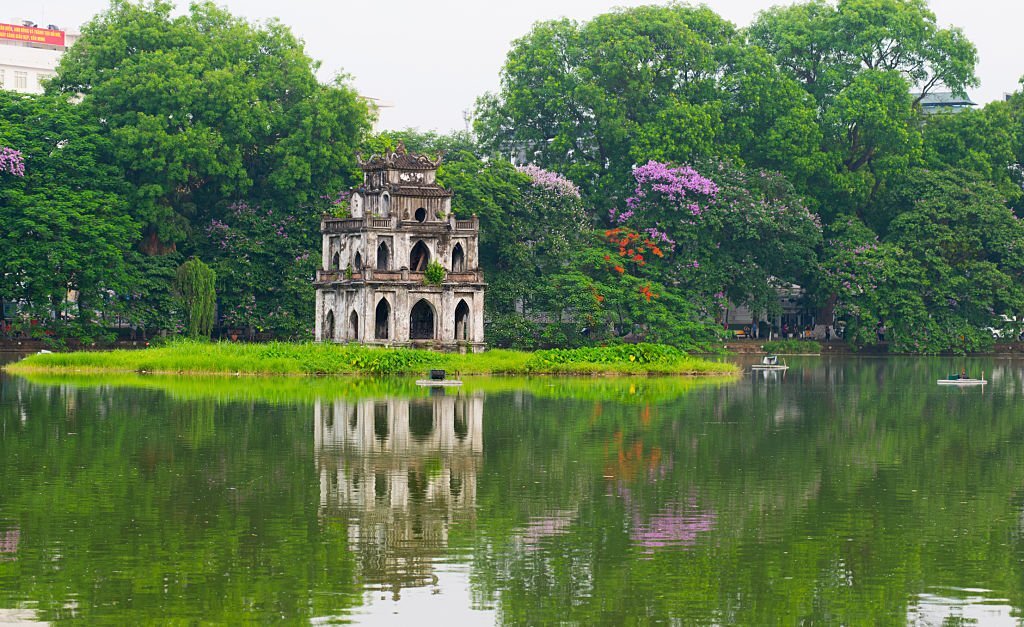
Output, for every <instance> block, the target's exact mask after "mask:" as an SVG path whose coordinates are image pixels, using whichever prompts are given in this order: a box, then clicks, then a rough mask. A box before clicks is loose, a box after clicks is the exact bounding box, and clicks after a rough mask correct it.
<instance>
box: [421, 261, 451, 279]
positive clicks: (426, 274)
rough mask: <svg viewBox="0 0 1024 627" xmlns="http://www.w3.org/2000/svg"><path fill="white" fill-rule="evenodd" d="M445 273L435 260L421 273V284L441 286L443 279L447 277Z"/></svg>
mask: <svg viewBox="0 0 1024 627" xmlns="http://www.w3.org/2000/svg"><path fill="white" fill-rule="evenodd" d="M447 274H448V273H447V272H445V270H444V266H442V265H441V264H440V263H438V261H437V260H436V259H435V260H433V261H431V262H430V263H428V264H427V269H426V270H424V271H423V282H424V283H426V284H427V285H441V284H442V283H444V277H445V276H447Z"/></svg>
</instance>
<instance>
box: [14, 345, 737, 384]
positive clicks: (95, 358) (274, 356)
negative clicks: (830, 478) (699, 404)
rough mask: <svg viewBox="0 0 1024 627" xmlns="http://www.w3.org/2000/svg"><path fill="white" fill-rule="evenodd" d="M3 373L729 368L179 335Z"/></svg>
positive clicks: (641, 350)
mask: <svg viewBox="0 0 1024 627" xmlns="http://www.w3.org/2000/svg"><path fill="white" fill-rule="evenodd" d="M5 368H6V369H7V370H8V371H9V372H14V373H30V372H61V371H62V372H80V373H90V372H92V373H99V372H136V373H138V372H145V373H153V374H267V375H367V374H369V375H422V374H424V373H425V372H426V371H427V370H430V369H433V368H438V369H444V370H447V371H449V372H453V373H455V372H457V373H460V374H467V375H473V374H559V375H650V374H675V375H716V374H717V375H727V374H733V373H735V372H737V368H736V366H734V365H732V364H728V363H722V362H714V361H708V360H705V359H701V358H698V357H693V356H690V355H687V354H686V353H684V352H683V351H681V350H679V349H676V348H674V347H671V346H663V345H658V344H635V345H622V346H608V347H595V348H578V349H554V350H543V351H536V352H533V353H525V352H520V351H510V350H491V351H487V352H484V353H476V354H456V353H437V352H434V351H427V350H416V349H406V348H371V347H367V346H359V345H337V344H315V343H302V344H298V343H285V342H271V343H268V344H242V343H233V342H195V341H187V340H178V341H174V342H171V343H169V344H166V345H164V346H159V347H151V348H147V349H144V350H114V351H106V352H70V353H44V354H40V355H30V356H29V357H26V358H25V359H23V360H21V361H19V362H15V363H13V364H8V365H7V366H6V367H5Z"/></svg>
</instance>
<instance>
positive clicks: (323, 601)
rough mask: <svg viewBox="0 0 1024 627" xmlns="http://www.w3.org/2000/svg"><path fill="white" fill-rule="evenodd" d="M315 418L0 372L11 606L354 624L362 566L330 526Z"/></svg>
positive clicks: (3, 582)
mask: <svg viewBox="0 0 1024 627" xmlns="http://www.w3.org/2000/svg"><path fill="white" fill-rule="evenodd" d="M309 417H310V411H309V407H308V406H306V407H303V408H297V407H294V406H291V407H289V406H284V407H272V406H270V405H267V404H265V403H258V402H239V403H230V404H223V403H218V402H215V401H214V400H213V399H210V398H199V399H195V400H186V401H183V400H175V399H172V398H170V397H169V396H168V395H166V394H164V393H162V392H154V391H149V390H131V389H123V388H122V389H115V388H111V387H108V386H99V387H97V386H91V387H80V386H77V385H57V386H45V387H44V386H39V385H32V384H28V383H27V382H26V381H24V380H20V379H11V378H8V377H4V376H3V375H2V374H0V608H4V607H32V608H34V610H35V613H34V615H33V617H34V618H35V619H37V620H40V621H58V620H72V619H73V620H78V621H79V622H82V623H84V624H146V623H150V622H152V621H153V620H167V621H171V622H203V621H208V622H212V623H238V622H261V623H262V622H279V621H282V620H284V621H285V622H306V621H309V620H312V619H314V618H316V617H320V616H338V615H344V614H345V613H346V612H347V611H348V610H349V608H351V607H352V606H353V605H357V604H359V603H360V602H361V595H360V590H359V587H358V585H357V584H356V582H355V572H356V568H355V561H354V557H353V556H352V555H351V554H350V553H349V551H348V550H347V531H346V529H345V528H344V526H343V525H338V524H331V523H330V522H323V521H321V520H320V519H319V517H318V511H317V510H318V496H317V495H316V491H315V489H310V488H315V485H316V483H317V479H316V476H315V475H314V473H313V466H312V464H311V463H310V461H311V460H310V454H311V444H312V443H311V441H310V433H309V430H308V429H307V428H306V426H307V425H308V422H309V419H310V418H309ZM5 612H6V610H2V609H0V618H2V617H4V616H8V614H7V613H5ZM0 622H3V621H2V620H0Z"/></svg>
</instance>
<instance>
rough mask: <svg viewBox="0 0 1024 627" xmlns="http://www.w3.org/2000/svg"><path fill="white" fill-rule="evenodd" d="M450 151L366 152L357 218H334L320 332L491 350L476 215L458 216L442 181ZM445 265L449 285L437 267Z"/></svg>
mask: <svg viewBox="0 0 1024 627" xmlns="http://www.w3.org/2000/svg"><path fill="white" fill-rule="evenodd" d="M440 163H441V158H440V157H438V158H437V160H431V159H429V158H428V157H426V156H425V155H416V154H411V153H408V152H406V150H405V147H404V146H402V145H401V144H399V146H398V148H397V149H396V150H395V152H390V153H385V154H384V155H374V156H373V157H371V158H370V159H369V160H366V161H363V160H362V158H360V160H359V166H360V167H361V168H362V170H363V184H362V185H361V186H359V187H357V188H355V189H353V190H352V198H351V204H350V210H349V217H347V218H334V217H324V219H323V220H322V222H321V223H320V231H321V233H322V234H323V261H322V265H321V268H322V269H321V270H318V271H317V273H316V281H315V283H314V284H315V287H316V339H317V341H318V342H359V343H361V344H376V345H381V346H419V347H430V348H439V349H445V350H472V351H481V350H483V348H484V288H485V287H486V284H485V283H484V279H483V272H482V271H481V270H480V265H479V255H478V249H477V246H478V241H479V230H480V222H479V220H478V219H477V218H476V217H475V216H474V217H473V218H472V219H469V220H456V219H455V216H453V215H452V212H451V202H452V193H451V192H450V191H449V190H447V189H445V188H443V187H441V186H440V185H438V184H437V182H436V173H437V166H438V165H440ZM432 261H437V262H439V263H440V264H441V266H442V267H443V268H444V269H445V271H446V275H445V277H444V281H443V282H441V284H439V285H432V284H428V283H427V281H426V280H425V271H426V269H427V266H428V265H429V264H430V263H431V262H432Z"/></svg>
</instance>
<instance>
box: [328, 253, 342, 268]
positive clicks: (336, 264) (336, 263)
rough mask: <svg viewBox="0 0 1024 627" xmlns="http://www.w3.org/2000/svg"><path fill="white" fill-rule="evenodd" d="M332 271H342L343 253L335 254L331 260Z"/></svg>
mask: <svg viewBox="0 0 1024 627" xmlns="http://www.w3.org/2000/svg"><path fill="white" fill-rule="evenodd" d="M329 269H330V270H341V253H334V257H332V258H331V267H330V268H329Z"/></svg>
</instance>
